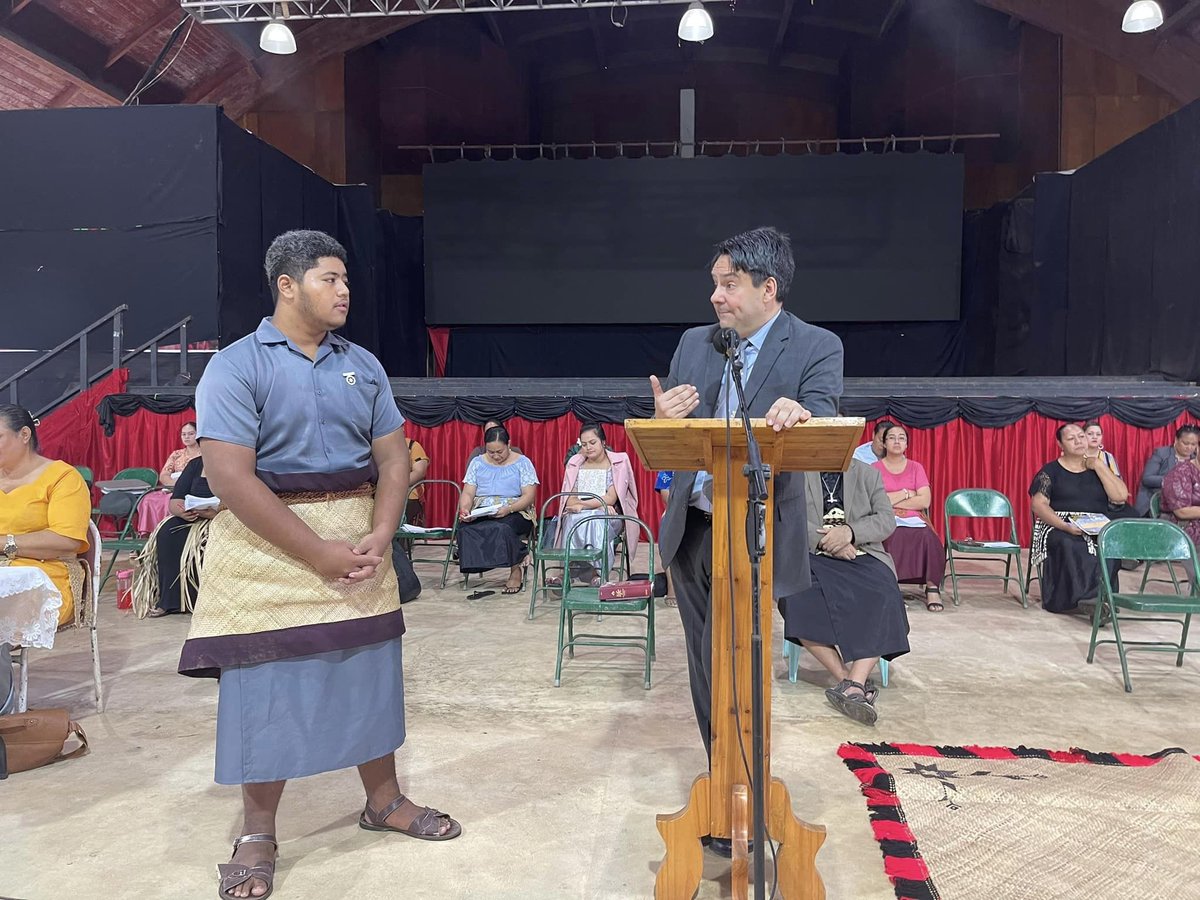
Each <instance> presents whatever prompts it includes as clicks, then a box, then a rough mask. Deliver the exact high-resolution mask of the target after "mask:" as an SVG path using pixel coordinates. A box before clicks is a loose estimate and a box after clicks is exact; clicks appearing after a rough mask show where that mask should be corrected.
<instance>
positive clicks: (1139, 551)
mask: <svg viewBox="0 0 1200 900" xmlns="http://www.w3.org/2000/svg"><path fill="white" fill-rule="evenodd" d="M1096 553H1097V555H1098V556H1099V557H1100V598H1099V601H1098V602H1097V603H1096V610H1095V612H1094V613H1093V614H1092V642H1091V645H1090V646H1089V647H1088V655H1087V661H1088V662H1089V663H1090V662H1092V661H1093V659H1095V656H1096V647H1097V646H1098V645H1100V644H1116V645H1117V654H1118V655H1119V656H1120V658H1121V674H1122V676H1123V677H1124V679H1125V690H1126V692H1132V691H1133V682H1132V681H1131V680H1130V678H1129V663H1128V660H1127V659H1126V656H1127V654H1128V653H1130V652H1131V651H1133V650H1148V651H1157V652H1159V653H1174V654H1175V665H1176V666H1182V665H1183V656H1184V654H1185V653H1200V647H1196V648H1189V647H1188V646H1187V636H1188V628H1189V627H1190V626H1191V624H1192V615H1193V614H1194V613H1200V593H1197V591H1198V588H1197V585H1198V584H1200V568H1198V567H1197V560H1196V547H1195V545H1193V544H1192V542H1191V539H1190V538H1188V536H1187V534H1185V533H1184V531H1183V529H1181V528H1179V527H1178V526H1176V525H1174V524H1172V523H1171V522H1167V521H1165V520H1163V519H1159V520H1157V521H1155V520H1151V519H1117V520H1116V521H1113V522H1109V523H1108V524H1107V525H1105V526H1104V528H1103V529H1102V530H1101V531H1100V535H1099V537H1098V538H1097V539H1096ZM1122 559H1141V560H1145V561H1146V562H1148V563H1149V562H1175V563H1178V564H1179V565H1180V566H1183V567H1184V569H1185V571H1186V572H1187V574H1188V575H1189V577H1190V581H1191V584H1190V586H1189V590H1188V592H1187V593H1186V594H1146V593H1141V592H1139V593H1136V594H1122V593H1120V592H1119V591H1118V590H1116V589H1115V588H1114V586H1113V583H1112V578H1111V577H1110V576H1109V573H1108V562H1109V561H1110V560H1122ZM1118 587H1119V585H1118ZM1122 609H1123V610H1129V611H1132V612H1136V613H1151V614H1152V615H1143V616H1124V617H1122V616H1121V615H1120V613H1119V612H1118V610H1122ZM1106 612H1107V613H1108V614H1109V615H1111V616H1112V629H1113V637H1112V638H1111V639H1108V638H1106V639H1104V640H1098V639H1097V638H1098V635H1099V632H1100V621H1101V618H1102V616H1103V615H1104V614H1105V613H1106ZM1154 613H1157V614H1158V615H1153V614H1154ZM1178 616H1182V617H1183V618H1182V619H1179V618H1177V617H1178ZM1130 622H1170V623H1172V624H1174V625H1179V626H1180V628H1181V631H1180V635H1179V641H1178V643H1172V642H1171V641H1127V640H1125V638H1124V637H1123V636H1122V635H1121V626H1122V625H1123V624H1125V625H1127V624H1129V623H1130Z"/></svg>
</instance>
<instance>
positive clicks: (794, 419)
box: [767, 397, 812, 431]
mask: <svg viewBox="0 0 1200 900" xmlns="http://www.w3.org/2000/svg"><path fill="white" fill-rule="evenodd" d="M811 418H812V413H810V412H809V411H808V410H807V409H805V408H804V407H803V406H801V405H800V404H799V403H797V402H796V401H795V400H793V399H791V398H790V397H780V398H779V399H778V400H776V401H775V402H774V403H773V404H771V408H770V409H769V410H767V424H768V425H770V426H771V427H772V428H774V429H775V430H776V431H783V429H785V428H791V427H792V426H793V425H797V424H799V423H800V422H807V421H808V420H809V419H811Z"/></svg>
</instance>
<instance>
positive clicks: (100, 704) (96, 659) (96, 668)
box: [91, 622, 104, 712]
mask: <svg viewBox="0 0 1200 900" xmlns="http://www.w3.org/2000/svg"><path fill="white" fill-rule="evenodd" d="M91 632H92V681H93V682H94V683H95V686H96V712H103V711H104V694H103V691H102V688H101V684H100V642H99V641H98V640H97V637H96V625H95V623H94V622H93V623H92V628H91Z"/></svg>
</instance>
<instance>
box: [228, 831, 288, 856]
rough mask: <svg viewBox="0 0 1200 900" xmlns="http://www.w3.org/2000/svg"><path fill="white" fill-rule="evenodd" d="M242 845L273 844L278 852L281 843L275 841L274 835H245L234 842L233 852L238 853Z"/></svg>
mask: <svg viewBox="0 0 1200 900" xmlns="http://www.w3.org/2000/svg"><path fill="white" fill-rule="evenodd" d="M242 844H272V845H274V847H275V849H276V850H278V849H279V841H277V840H275V835H273V834H243V835H242V836H241V837H240V838H238V839H237V840H235V841H234V842H233V852H234V853H237V849H238V847H240V846H242Z"/></svg>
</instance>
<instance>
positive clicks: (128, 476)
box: [99, 468, 158, 591]
mask: <svg viewBox="0 0 1200 900" xmlns="http://www.w3.org/2000/svg"><path fill="white" fill-rule="evenodd" d="M112 480H113V481H141V482H144V483H145V484H146V486H147V489H146V491H145V493H142V494H139V495H138V496H137V497H136V498H135V499H134V501H133V507H132V508H131V509H130V510H129V514H128V515H127V516H125V520H124V523H123V524H122V526H121V530H120V532H118V534H117V536H116V537H108V538H104V539H103V549H104V550H106V551H107V550H111V551H112V556H110V557H109V559H108V565H107V566H105V568H104V576H103V577H102V578H101V579H100V587H99V590H101V591H103V590H104V585H105V584H107V583H108V576H109V575H111V574H112V570H113V566H114V565H116V562H117V557H118V556H120V555H121V554H122V553H124V552H129V553H138V552H140V551H141V550H142V549H143V548H144V547H145V546H146V540H147V538H144V537H139V536H138V533H137V528H136V523H137V511H138V507H139V506H141V504H142V500H144V499H145V498H146V497H147V496H148V495H149V493H150V491H152V490H154V488H155V486H156V485H157V484H158V473H157V472H155V471H154V470H153V469H146V468H134V469H122V470H121V471H120V472H118V473H117V474H116V475H114V476H113V478H112ZM114 518H116V517H114ZM117 521H120V519H119V518H117Z"/></svg>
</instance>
